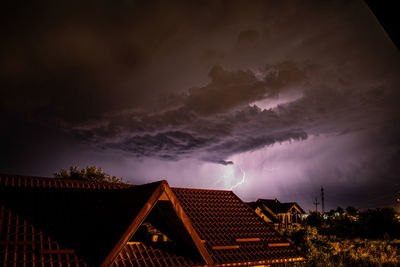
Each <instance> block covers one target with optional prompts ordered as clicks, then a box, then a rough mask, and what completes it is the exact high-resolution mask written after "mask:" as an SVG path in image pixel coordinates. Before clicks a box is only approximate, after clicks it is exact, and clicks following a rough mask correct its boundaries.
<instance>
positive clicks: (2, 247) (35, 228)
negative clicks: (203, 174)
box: [0, 175, 305, 266]
mask: <svg viewBox="0 0 400 267" xmlns="http://www.w3.org/2000/svg"><path fill="white" fill-rule="evenodd" d="M304 260H305V259H304V256H303V255H302V254H301V253H300V252H299V251H298V250H297V249H296V248H295V247H293V246H292V245H291V244H290V243H289V242H288V241H287V240H286V239H285V238H284V237H282V236H281V235H280V234H279V233H278V232H276V231H275V230H273V229H272V228H271V227H269V226H268V224H266V223H265V222H264V221H263V220H261V219H260V218H259V217H258V216H257V215H256V214H255V213H254V212H253V210H252V209H251V208H250V207H248V206H247V205H246V204H244V203H243V202H242V201H241V200H240V199H239V198H238V197H237V196H236V195H235V194H234V193H232V192H231V191H219V190H200V189H183V188H170V187H169V185H168V183H167V182H166V181H160V182H155V183H150V184H145V185H139V186H133V185H127V184H113V183H107V182H86V181H75V180H65V179H52V178H37V177H22V176H10V175H0V264H1V265H4V266H35V265H40V266H204V265H207V266H232V265H242V266H243V265H246V266H250V265H258V266H263V265H268V266H269V265H273V264H278V265H279V264H281V265H285V266H286V265H287V264H288V263H296V262H301V261H304Z"/></svg>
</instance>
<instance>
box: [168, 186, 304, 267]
mask: <svg viewBox="0 0 400 267" xmlns="http://www.w3.org/2000/svg"><path fill="white" fill-rule="evenodd" d="M173 192H174V193H175V195H176V196H177V198H178V199H179V201H180V203H181V205H182V206H183V209H184V211H185V213H186V214H187V215H188V217H189V218H190V221H191V223H192V224H193V227H194V228H195V230H196V231H197V233H198V234H199V236H200V238H201V239H202V240H205V246H206V248H207V250H208V251H209V253H210V255H211V257H212V258H213V260H214V262H215V263H217V264H225V263H240V262H242V263H243V262H261V261H267V262H268V261H270V260H278V261H281V262H284V261H285V260H294V259H297V260H298V259H299V258H303V255H302V254H301V253H300V252H299V251H298V250H297V249H295V248H294V247H293V246H291V245H289V246H287V247H270V246H268V245H269V244H280V243H288V241H287V240H286V239H285V238H283V237H282V236H281V235H280V234H279V233H277V232H276V231H275V230H274V229H272V228H271V227H270V226H269V225H268V224H266V223H265V222H264V221H263V220H262V219H261V218H260V217H258V216H257V215H256V214H255V213H254V212H253V210H252V209H251V208H250V207H249V206H247V205H246V204H244V203H243V202H242V201H241V200H240V199H239V198H238V197H237V196H236V195H235V194H234V193H233V192H231V191H219V190H200V189H183V188H173ZM238 239H243V240H246V239H250V240H254V239H258V240H259V241H249V242H238V241H237V240H238Z"/></svg>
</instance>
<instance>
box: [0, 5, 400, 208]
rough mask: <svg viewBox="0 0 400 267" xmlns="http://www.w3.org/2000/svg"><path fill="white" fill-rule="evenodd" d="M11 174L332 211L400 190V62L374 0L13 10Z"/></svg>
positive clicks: (375, 202)
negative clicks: (62, 175) (231, 195)
mask: <svg viewBox="0 0 400 267" xmlns="http://www.w3.org/2000/svg"><path fill="white" fill-rule="evenodd" d="M1 12H2V18H3V20H4V21H5V22H6V23H4V25H5V26H4V27H5V30H6V32H8V33H9V34H7V35H5V38H4V40H3V41H2V43H1V44H0V59H1V60H0V62H1V65H0V76H1V77H2V79H1V97H0V117H1V122H2V131H1V133H0V134H1V139H0V140H1V141H0V142H1V143H0V144H1V148H2V158H1V160H0V172H3V173H16V174H25V175H41V176H51V175H52V174H53V173H54V172H56V171H58V170H59V169H61V168H68V167H69V166H72V165H75V166H80V167H84V166H87V165H96V166H100V167H102V168H103V169H104V170H105V171H106V172H107V173H109V174H111V175H116V176H119V177H124V178H125V180H126V181H129V182H131V183H137V184H139V183H146V182H152V181H155V180H159V179H167V180H168V182H169V183H170V184H171V185H172V186H177V187H200V188H213V189H227V190H230V189H231V190H233V191H234V192H235V193H237V194H238V195H239V196H240V197H241V198H242V199H243V200H245V201H252V200H255V199H257V198H278V199H279V200H281V201H297V202H299V203H300V204H301V205H302V206H303V207H304V209H305V210H308V209H311V208H312V201H313V200H314V198H315V197H317V196H319V192H320V188H321V186H323V187H324V189H325V201H326V205H325V206H326V208H327V209H330V208H336V207H337V206H338V205H341V206H344V207H347V206H348V205H354V206H356V207H357V208H368V207H378V206H383V205H391V204H393V201H394V200H395V198H396V197H398V196H399V193H400V179H399V176H400V167H399V166H400V142H399V140H400V139H399V138H398V137H399V131H400V128H399V125H400V110H399V105H398V102H399V99H400V98H399V90H398V89H399V87H400V78H399V77H400V76H399V75H398V74H399V71H400V56H399V52H398V50H397V49H396V47H395V46H394V44H393V43H392V41H391V40H390V38H389V37H388V35H387V34H386V33H385V31H384V30H383V29H382V27H381V26H380V24H379V22H378V21H377V20H376V18H375V17H374V15H373V14H372V12H371V11H370V10H369V8H368V6H367V5H366V4H365V3H364V2H362V1H306V2H305V1H251V3H250V2H249V1H218V0H215V1H214V0H213V1H201V2H198V1H122V2H120V3H117V2H115V1H96V4H94V3H92V2H87V3H86V2H85V1H83V2H82V1H77V2H76V3H75V2H74V1H72V2H71V1H56V2H55V3H48V2H47V1H43V2H42V1H37V2H35V3H34V4H26V5H23V6H22V5H19V4H18V3H10V4H9V5H8V6H6V7H5V8H4V9H3V10H2V11H1Z"/></svg>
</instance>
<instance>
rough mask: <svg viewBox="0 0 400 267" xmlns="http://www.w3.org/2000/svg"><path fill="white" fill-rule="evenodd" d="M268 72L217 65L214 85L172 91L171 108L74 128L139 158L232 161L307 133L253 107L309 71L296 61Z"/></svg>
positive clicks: (125, 114) (116, 116)
mask: <svg viewBox="0 0 400 267" xmlns="http://www.w3.org/2000/svg"><path fill="white" fill-rule="evenodd" d="M265 73H266V74H265V78H263V79H257V78H256V77H255V75H254V73H253V72H251V71H249V70H248V71H227V70H224V69H223V68H222V67H220V66H215V67H213V68H212V69H211V70H210V73H209V77H210V79H211V82H210V83H209V84H207V85H206V86H204V87H197V88H191V89H190V90H188V91H186V92H182V93H181V94H180V95H171V96H170V99H173V101H171V102H172V103H173V105H172V106H168V105H167V106H163V108H166V111H163V110H162V109H161V110H160V111H158V112H155V113H153V114H150V113H148V112H136V113H135V112H129V111H126V112H122V113H118V114H112V115H110V117H109V118H108V119H107V120H103V121H99V122H97V123H93V124H92V125H90V124H82V125H79V126H77V127H74V126H73V125H71V127H72V128H73V129H75V131H74V132H75V133H77V134H79V135H80V136H82V137H84V138H86V139H87V140H89V141H90V142H93V143H95V144H98V145H101V146H102V147H105V148H113V149H120V150H123V151H126V152H129V153H130V154H131V155H133V156H136V157H157V158H161V159H166V160H179V159H184V158H197V159H201V160H205V161H211V162H216V163H221V164H228V163H229V162H227V161H225V160H226V159H227V158H228V157H229V156H231V155H233V154H236V153H240V152H245V151H249V150H254V149H258V148H262V147H264V146H267V145H272V144H274V143H275V142H283V141H288V140H301V139H304V138H307V134H306V133H305V132H304V131H303V130H301V129H298V128H296V127H297V125H294V122H293V121H292V120H282V118H280V117H279V116H278V115H277V114H276V113H275V112H274V111H271V110H262V109H260V108H258V107H257V106H252V107H251V106H249V104H250V103H252V102H254V101H256V100H260V99H264V98H270V97H273V96H276V95H277V94H278V93H279V92H280V91H282V90H285V89H287V86H288V85H293V84H296V85H300V84H301V83H302V82H303V80H304V79H305V76H306V75H305V73H303V70H301V69H300V68H299V67H298V66H297V65H296V64H295V63H293V62H283V63H280V64H277V65H270V66H268V67H266V68H265ZM175 107H177V108H175Z"/></svg>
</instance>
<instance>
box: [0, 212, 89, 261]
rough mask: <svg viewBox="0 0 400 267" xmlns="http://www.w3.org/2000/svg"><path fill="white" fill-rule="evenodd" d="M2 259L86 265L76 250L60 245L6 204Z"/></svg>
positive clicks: (0, 219) (1, 221)
mask: <svg viewBox="0 0 400 267" xmlns="http://www.w3.org/2000/svg"><path fill="white" fill-rule="evenodd" d="M0 262H1V263H2V264H3V265H4V266H26V265H27V266H33V265H43V266H47V265H51V264H52V263H53V264H56V265H59V264H60V265H61V266H87V264H86V262H85V261H84V260H82V259H80V258H78V257H77V255H76V254H75V250H73V249H67V248H65V247H62V246H60V245H59V243H58V242H56V241H54V240H52V239H51V238H50V237H49V236H47V235H46V234H44V233H43V232H42V231H41V230H38V229H37V228H35V227H34V226H33V225H32V224H30V223H28V222H27V221H26V220H25V219H23V218H21V217H20V216H19V215H17V214H16V213H15V212H13V211H12V210H11V209H9V208H6V207H5V206H4V205H1V206H0Z"/></svg>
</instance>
